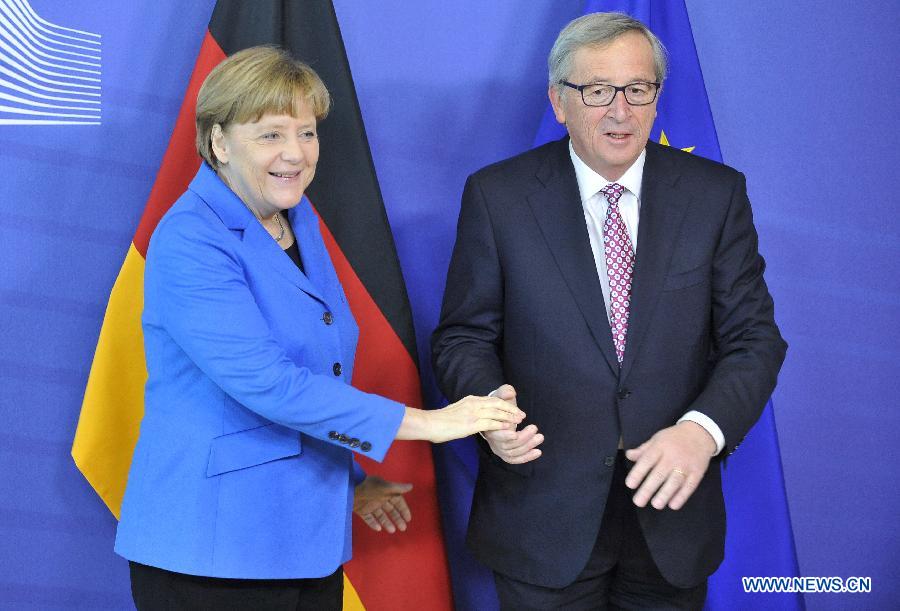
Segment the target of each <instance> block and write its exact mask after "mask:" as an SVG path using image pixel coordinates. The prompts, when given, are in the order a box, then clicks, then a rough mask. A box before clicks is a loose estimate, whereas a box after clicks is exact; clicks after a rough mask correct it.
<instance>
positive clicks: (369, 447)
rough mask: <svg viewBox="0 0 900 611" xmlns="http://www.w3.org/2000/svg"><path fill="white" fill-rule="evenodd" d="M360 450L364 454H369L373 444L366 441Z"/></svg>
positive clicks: (360, 446)
mask: <svg viewBox="0 0 900 611" xmlns="http://www.w3.org/2000/svg"><path fill="white" fill-rule="evenodd" d="M359 449H360V450H362V451H363V452H368V451H369V450H371V449H372V444H371V443H369V442H368V441H364V442H362V443H361V444H360V445H359Z"/></svg>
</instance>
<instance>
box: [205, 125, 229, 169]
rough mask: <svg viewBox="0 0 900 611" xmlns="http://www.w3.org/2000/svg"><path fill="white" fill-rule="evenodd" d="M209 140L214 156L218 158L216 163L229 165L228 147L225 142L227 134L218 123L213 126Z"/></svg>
mask: <svg viewBox="0 0 900 611" xmlns="http://www.w3.org/2000/svg"><path fill="white" fill-rule="evenodd" d="M209 139H210V144H212V151H213V155H215V156H216V161H218V162H219V163H220V164H226V163H228V146H227V143H226V142H225V132H224V131H223V130H222V126H221V125H219V124H218V123H216V124H215V125H213V128H212V131H211V132H210V135H209Z"/></svg>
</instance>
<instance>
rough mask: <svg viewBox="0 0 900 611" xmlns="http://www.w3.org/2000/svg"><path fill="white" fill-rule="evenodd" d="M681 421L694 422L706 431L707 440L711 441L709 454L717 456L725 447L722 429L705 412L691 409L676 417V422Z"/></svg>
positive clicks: (679, 422)
mask: <svg viewBox="0 0 900 611" xmlns="http://www.w3.org/2000/svg"><path fill="white" fill-rule="evenodd" d="M682 422H690V423H692V424H695V425H696V426H698V427H700V428H701V429H702V430H703V431H704V432H706V434H707V436H708V437H709V440H710V441H711V442H712V444H711V445H710V448H711V450H710V456H717V455H718V454H719V453H720V452H721V451H722V449H723V448H724V447H725V436H724V435H723V434H722V429H720V428H719V425H717V424H716V423H715V422H714V421H713V420H712V418H710V417H709V416H707V415H706V414H702V413H700V412H698V411H694V410H692V411H689V412H688V413H686V414H685V415H684V416H682V417H681V418H679V419H678V424H681V423H682Z"/></svg>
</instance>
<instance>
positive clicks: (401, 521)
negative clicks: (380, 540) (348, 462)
mask: <svg viewBox="0 0 900 611" xmlns="http://www.w3.org/2000/svg"><path fill="white" fill-rule="evenodd" d="M412 487H413V486H412V484H398V483H395V482H387V481H385V480H383V479H381V478H380V477H375V476H374V475H369V476H367V477H366V479H364V480H363V481H362V482H360V484H359V485H358V486H357V487H356V491H355V492H354V497H353V512H354V513H356V515H358V516H359V517H361V518H362V519H363V522H365V523H366V524H368V525H369V528H371V529H372V530H377V531H379V532H380V531H381V530H382V528H383V529H384V530H386V531H388V532H389V533H391V534H393V533H395V532H397V530H398V529H399V530H406V523H407V522H409V521H410V520H412V513H410V511H409V507H408V506H407V505H406V500H405V499H404V498H403V495H404V494H406V493H407V492H409V491H410V490H412Z"/></svg>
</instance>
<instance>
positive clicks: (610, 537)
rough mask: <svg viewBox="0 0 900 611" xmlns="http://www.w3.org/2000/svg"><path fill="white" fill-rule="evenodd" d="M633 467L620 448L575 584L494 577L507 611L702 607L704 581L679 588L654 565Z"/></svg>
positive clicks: (591, 610) (584, 610) (590, 610)
mask: <svg viewBox="0 0 900 611" xmlns="http://www.w3.org/2000/svg"><path fill="white" fill-rule="evenodd" d="M630 465H631V463H630V462H628V461H627V460H626V459H625V453H624V452H623V451H621V450H620V451H619V454H618V456H617V457H616V466H615V470H614V474H613V482H612V485H611V487H610V491H609V499H608V500H607V501H606V509H605V510H604V512H603V521H602V523H601V525H600V534H599V535H598V536H597V542H596V543H595V544H594V549H593V551H592V552H591V556H590V558H589V559H588V563H587V566H585V567H584V570H582V571H581V573H580V574H579V575H578V577H577V578H576V579H575V581H574V582H573V583H572V584H571V585H569V586H566V587H564V588H559V589H556V588H545V587H542V586H537V585H533V584H529V583H525V582H521V581H516V580H514V579H510V578H509V577H506V576H504V575H501V574H499V573H494V581H495V582H496V584H497V595H498V596H499V598H500V607H501V609H503V611H531V610H538V609H568V610H572V611H582V610H583V611H597V610H602V609H702V608H703V603H704V601H705V600H706V582H705V581H704V582H703V583H702V584H700V585H698V586H696V587H694V588H688V589H682V588H676V587H675V586H673V585H671V584H670V583H669V582H667V581H666V580H665V578H664V577H663V576H662V575H661V574H660V572H659V569H658V568H657V567H656V564H655V563H654V562H653V558H652V557H651V556H650V550H649V549H648V548H647V542H646V540H645V539H644V535H643V533H642V532H641V526H640V524H639V523H638V514H637V512H638V508H637V507H635V505H634V503H633V502H632V501H631V497H632V496H633V495H634V491H632V490H630V489H629V488H628V487H627V486H626V485H625V476H626V475H627V473H628V468H629V466H630ZM653 511H656V510H655V509H654V510H653Z"/></svg>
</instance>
